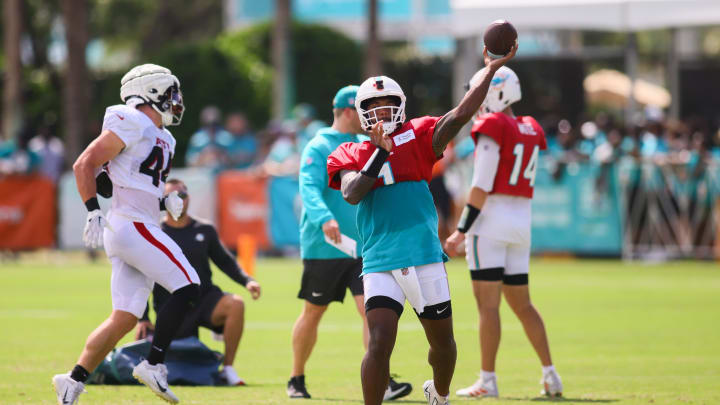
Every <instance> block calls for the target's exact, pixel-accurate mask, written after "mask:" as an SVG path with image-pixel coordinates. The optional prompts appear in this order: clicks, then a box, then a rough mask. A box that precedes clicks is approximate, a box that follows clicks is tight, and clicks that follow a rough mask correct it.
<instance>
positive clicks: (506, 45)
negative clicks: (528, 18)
mask: <svg viewBox="0 0 720 405" xmlns="http://www.w3.org/2000/svg"><path fill="white" fill-rule="evenodd" d="M483 41H484V42H485V46H486V47H487V50H488V53H489V54H490V56H491V57H493V58H501V57H503V56H505V55H507V54H508V53H509V52H510V50H511V49H512V47H513V45H515V44H516V43H517V31H516V30H515V27H513V25H512V24H510V23H509V22H508V21H505V20H497V21H493V22H492V23H490V25H488V27H487V28H486V29H485V33H484V34H483Z"/></svg>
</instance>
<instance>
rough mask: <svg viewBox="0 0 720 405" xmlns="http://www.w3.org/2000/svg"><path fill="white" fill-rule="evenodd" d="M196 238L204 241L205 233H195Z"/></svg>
mask: <svg viewBox="0 0 720 405" xmlns="http://www.w3.org/2000/svg"><path fill="white" fill-rule="evenodd" d="M195 240H196V241H198V242H202V241H204V240H205V235H203V234H201V233H198V234H195Z"/></svg>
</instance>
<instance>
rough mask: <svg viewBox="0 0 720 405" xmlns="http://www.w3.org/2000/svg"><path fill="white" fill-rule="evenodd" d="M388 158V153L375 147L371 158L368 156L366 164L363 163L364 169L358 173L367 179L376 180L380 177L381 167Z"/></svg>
mask: <svg viewBox="0 0 720 405" xmlns="http://www.w3.org/2000/svg"><path fill="white" fill-rule="evenodd" d="M388 156H390V152H388V151H386V150H385V149H383V148H381V147H379V146H377V147H376V148H375V152H373V154H372V156H370V159H368V161H367V163H365V167H363V168H362V170H361V171H360V173H362V174H364V175H366V176H368V177H374V178H377V177H378V176H379V175H380V169H382V165H383V164H385V161H386V160H387V158H388Z"/></svg>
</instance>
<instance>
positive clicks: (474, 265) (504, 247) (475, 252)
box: [465, 233, 530, 275]
mask: <svg viewBox="0 0 720 405" xmlns="http://www.w3.org/2000/svg"><path fill="white" fill-rule="evenodd" d="M465 259H466V260H467V263H468V267H469V268H470V270H482V269H494V268H498V267H502V268H504V269H505V271H504V274H505V275H513V274H527V273H528V270H529V268H530V245H527V244H518V243H509V242H501V241H498V240H495V239H491V238H488V237H486V236H483V235H477V234H470V233H468V234H467V235H466V237H465Z"/></svg>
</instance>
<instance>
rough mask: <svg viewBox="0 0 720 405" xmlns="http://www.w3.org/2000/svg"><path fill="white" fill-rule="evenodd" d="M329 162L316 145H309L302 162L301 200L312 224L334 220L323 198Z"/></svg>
mask: <svg viewBox="0 0 720 405" xmlns="http://www.w3.org/2000/svg"><path fill="white" fill-rule="evenodd" d="M326 163H327V160H326V159H325V158H324V157H323V155H322V153H320V152H319V151H318V150H317V149H316V146H315V145H312V144H311V145H308V146H307V147H306V148H305V151H304V152H303V156H302V159H301V161H300V198H301V199H302V203H303V207H304V208H305V213H306V214H307V217H308V219H309V220H310V222H312V223H314V224H316V225H322V224H324V223H325V222H327V221H329V220H331V219H333V215H332V213H331V212H330V209H329V208H328V207H327V205H326V204H325V201H324V200H323V198H322V192H323V190H324V189H325V187H327V185H328V171H327V168H326Z"/></svg>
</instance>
